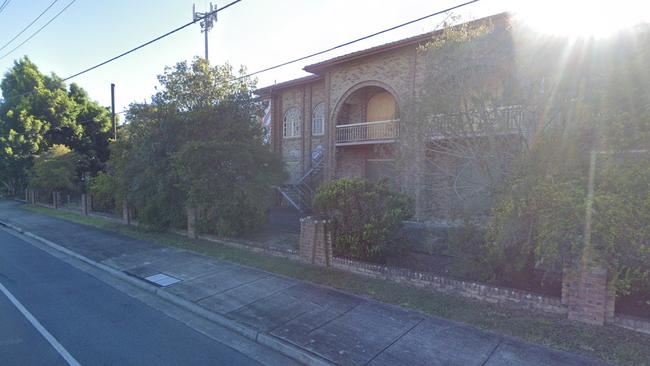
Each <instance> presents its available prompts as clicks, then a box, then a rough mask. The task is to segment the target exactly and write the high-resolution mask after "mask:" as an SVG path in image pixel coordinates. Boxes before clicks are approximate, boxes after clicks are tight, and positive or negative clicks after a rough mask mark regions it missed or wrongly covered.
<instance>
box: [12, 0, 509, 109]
mask: <svg viewBox="0 0 650 366" xmlns="http://www.w3.org/2000/svg"><path fill="white" fill-rule="evenodd" d="M69 1H70V0H58V2H57V3H56V4H55V6H54V7H53V8H52V9H51V10H50V11H49V12H48V13H47V14H46V15H45V16H43V18H42V19H41V20H40V21H39V22H38V23H37V24H35V25H34V26H33V27H32V29H30V30H28V31H27V32H25V34H24V35H23V36H22V37H20V38H19V39H18V40H17V41H16V42H14V44H18V43H20V41H21V40H23V39H24V38H25V37H27V36H28V35H30V34H31V33H32V31H33V30H35V29H37V28H38V27H39V26H40V25H41V24H44V23H45V22H47V20H49V19H50V18H51V17H52V16H53V15H54V14H56V13H57V12H58V10H60V9H62V8H63V7H64V6H65V5H67V4H68V3H69ZM51 2H52V0H31V1H24V0H12V2H11V3H10V4H9V6H8V7H7V8H6V9H5V10H4V11H3V12H2V13H0V47H1V46H3V45H4V44H5V43H6V42H7V41H8V40H9V39H11V38H12V37H13V36H14V35H15V34H16V33H18V32H19V31H20V30H21V29H22V28H23V27H24V26H25V25H27V24H28V23H29V22H30V21H31V20H32V19H33V18H34V17H36V16H37V15H38V14H39V13H40V12H41V11H42V10H43V9H45V8H46V7H47V6H48V5H49V4H50V3H51ZM228 2H229V1H228V0H226V1H220V2H219V3H218V5H220V6H223V5H225V4H226V3H228ZM460 2H462V0H433V1H432V0H429V1H424V0H399V1H377V0H276V1H270V0H243V1H242V2H240V3H239V4H236V5H234V6H233V7H231V8H229V9H227V10H224V11H223V12H221V13H220V14H219V20H218V22H217V24H216V26H215V28H214V29H213V31H212V32H211V33H210V61H211V62H212V63H223V62H225V61H228V62H230V63H231V64H233V65H235V66H238V65H242V64H243V65H245V66H247V67H248V69H249V71H255V70H258V69H261V68H265V67H267V66H271V65H274V64H277V63H281V62H283V61H286V60H288V59H292V58H295V57H299V56H302V55H305V54H308V53H311V52H315V51H319V50H321V49H324V48H328V47H330V46H333V45H336V44H338V43H342V42H345V41H348V40H351V39H354V38H357V37H360V36H364V35H366V34H369V33H373V32H375V31H378V30H381V29H384V28H387V27H390V26H393V25H396V24H399V23H402V22H404V21H408V20H411V19H414V18H417V17H420V16H422V15H425V14H429V13H432V12H435V11H437V10H440V9H443V8H446V7H449V6H451V5H455V4H458V3H460ZM193 3H196V6H197V10H198V11H204V10H205V9H206V8H207V6H208V4H209V2H208V1H204V0H196V1H192V0H164V1H160V0H158V1H154V0H136V1H126V0H115V1H100V0H77V1H76V2H75V3H74V4H73V5H72V6H71V7H70V8H69V9H68V10H67V11H66V12H65V13H63V14H62V15H61V16H60V17H59V18H58V19H56V20H55V21H54V22H53V23H52V24H50V25H49V26H48V27H47V28H45V29H44V30H43V31H42V32H41V33H40V34H39V35H37V36H36V37H35V38H33V39H32V40H31V41H30V42H28V43H27V44H25V45H24V46H23V47H21V48H20V49H18V50H17V51H16V52H14V53H13V54H11V55H9V56H8V57H5V58H3V59H0V71H2V73H4V72H6V71H7V69H8V68H10V67H11V65H12V64H13V61H14V59H17V58H19V57H22V56H23V55H28V56H29V57H30V58H31V59H32V61H34V62H35V63H36V64H37V65H38V67H39V68H40V70H41V71H42V72H44V73H50V72H54V73H56V74H57V75H59V76H61V77H67V76H69V75H71V74H74V73H76V72H78V71H80V70H82V69H85V68H87V67H89V66H92V65H94V64H96V63H98V62H101V61H104V60H105V59H107V58H110V57H112V56H114V55H117V54H118V53H121V52H123V51H126V50H128V49H130V48H132V47H134V46H136V45H139V44H140V43H143V42H145V41H148V40H150V39H151V38H154V37H156V36H158V35H160V34H162V33H165V32H167V31H168V30H171V29H172V28H175V27H177V26H180V25H182V24H184V23H186V22H188V21H189V20H191V16H192V4H193ZM513 3H515V0H482V1H481V2H479V3H477V4H473V5H470V6H468V7H467V8H466V9H467V10H464V11H462V12H458V13H459V14H461V15H463V16H464V17H481V16H485V15H490V14H494V13H498V12H501V11H504V10H508V9H509V5H510V6H511V5H512V4H513ZM441 19H442V18H441V17H437V18H432V19H431V20H427V21H423V22H419V23H417V24H414V25H411V26H408V27H405V28H402V29H399V30H396V31H393V32H390V33H387V34H384V35H382V36H379V37H376V38H373V39H370V40H367V41H364V42H360V43H357V44H354V45H351V46H348V47H347V48H344V49H339V50H337V51H335V52H333V53H330V54H326V55H323V56H320V57H318V58H314V59H312V60H308V61H304V62H300V63H297V64H293V65H289V66H286V67H284V68H281V69H278V70H274V71H270V72H267V73H264V74H262V75H260V76H259V83H258V85H259V86H264V85H268V84H272V83H273V82H274V81H278V82H281V81H284V80H287V79H290V78H294V77H299V76H302V75H304V73H303V72H302V71H301V69H302V67H303V66H305V65H307V64H309V63H313V62H317V61H319V60H323V59H327V58H330V57H334V56H337V55H339V54H343V53H348V52H351V51H356V50H359V49H363V48H367V47H371V46H374V45H377V44H381V43H385V42H389V41H393V40H398V39H401V38H404V37H408V36H411V35H415V34H419V33H423V32H426V31H430V30H432V29H433V28H434V26H435V25H437V24H438V23H439V22H440V21H441ZM11 48H13V44H12V45H10V46H9V47H7V48H6V49H4V50H2V51H0V56H1V55H4V54H5V53H6V52H7V51H8V50H10V49H11ZM195 55H203V35H202V34H201V33H200V27H199V25H198V24H196V25H193V26H191V27H189V28H187V29H185V30H182V31H180V32H178V33H176V34H174V35H172V36H170V37H168V38H166V39H164V40H162V41H159V42H157V43H155V44H152V45H150V46H147V47H146V48H144V49H142V50H139V51H137V52H136V53H133V54H131V55H128V56H126V57H124V58H122V59H120V60H118V61H115V62H112V63H110V64H108V65H106V66H103V67H101V68H99V69H96V70H94V71H91V72H89V73H87V74H85V75H82V76H80V77H77V78H75V79H73V80H72V81H73V82H76V83H78V84H79V85H81V86H82V87H83V88H84V89H86V90H87V91H88V92H89V94H90V96H91V97H92V98H93V99H95V100H97V101H99V102H100V103H102V104H103V105H109V104H110V83H111V82H113V83H115V84H116V85H117V86H116V103H117V110H118V111H119V110H122V109H123V108H125V107H126V106H127V105H128V104H129V103H130V102H132V101H139V102H141V101H143V100H148V99H149V97H150V96H151V95H152V94H153V93H154V91H155V89H154V88H155V86H156V85H157V80H156V75H157V74H160V73H161V72H162V71H163V69H164V67H165V66H171V65H173V64H175V63H176V62H178V61H182V60H188V59H191V58H192V57H194V56H195Z"/></svg>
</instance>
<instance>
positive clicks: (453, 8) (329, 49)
mask: <svg viewBox="0 0 650 366" xmlns="http://www.w3.org/2000/svg"><path fill="white" fill-rule="evenodd" d="M479 1H480V0H471V1H467V2H465V3H462V4H458V5H455V6H452V7H450V8H447V9H445V10H440V11H437V12H435V13H431V14H429V15H425V16H423V17H420V18H417V19H413V20H410V21H408V22H406V23H402V24H399V25H396V26H394V27H390V28H386V29H384V30H381V31H379V32H375V33H373V34H369V35H367V36H364V37H361V38H357V39H355V40H352V41H349V42H345V43H342V44H339V45H337V46H334V47H330V48H328V49H326V50H322V51H319V52H315V53H312V54H309V55H307V56H302V57H299V58H296V59H293V60H290V61H286V62H283V63H281V64H278V65H275V66H270V67H267V68H265V69H262V70H258V71H255V72H251V73H250V74H246V75H244V76H240V77H238V78H236V79H234V80H239V79H243V78H247V77H251V76H253V75H257V74H261V73H263V72H266V71H271V70H274V69H277V68H280V67H282V66H287V65H290V64H293V63H296V62H299V61H303V60H306V59H308V58H312V57H316V56H319V55H322V54H324V53H327V52H330V51H334V50H336V49H339V48H342V47H345V46H349V45H351V44H353V43H357V42H360V41H364V40H366V39H368V38H372V37H375V36H378V35H380V34H384V33H386V32H390V31H392V30H395V29H398V28H401V27H404V26H407V25H410V24H413V23H416V22H419V21H422V20H425V19H428V18H431V17H434V16H436V15H440V14H444V13H447V12H450V11H452V10H456V9H460V8H462V7H464V6H467V5H470V4H474V3H477V2H479Z"/></svg>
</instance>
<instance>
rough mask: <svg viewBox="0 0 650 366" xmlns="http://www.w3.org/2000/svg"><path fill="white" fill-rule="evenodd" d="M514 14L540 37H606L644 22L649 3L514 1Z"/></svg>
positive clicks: (648, 14) (621, 0) (633, 0)
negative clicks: (542, 35) (552, 35)
mask: <svg viewBox="0 0 650 366" xmlns="http://www.w3.org/2000/svg"><path fill="white" fill-rule="evenodd" d="M513 11H514V13H515V14H517V15H518V16H519V18H520V19H521V20H522V21H523V22H524V23H526V24H528V25H529V26H531V27H532V28H534V29H536V30H537V31H539V32H542V33H548V34H554V35H560V36H567V37H595V38H601V37H607V36H608V35H610V34H612V33H615V32H617V31H619V30H623V29H625V28H628V27H631V26H634V25H637V24H640V23H644V22H647V21H648V20H649V19H650V2H648V1H644V0H617V1H614V0H596V1H593V0H592V1H589V0H546V1H542V0H538V1H517V2H516V5H515V6H514V7H513Z"/></svg>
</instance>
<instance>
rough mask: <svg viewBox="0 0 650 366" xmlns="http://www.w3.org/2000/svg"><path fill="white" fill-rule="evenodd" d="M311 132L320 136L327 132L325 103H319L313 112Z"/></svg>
mask: <svg viewBox="0 0 650 366" xmlns="http://www.w3.org/2000/svg"><path fill="white" fill-rule="evenodd" d="M311 134H312V135H314V136H319V135H323V134H325V103H318V104H316V106H315V107H314V110H313V111H312V114H311Z"/></svg>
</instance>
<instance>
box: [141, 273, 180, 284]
mask: <svg viewBox="0 0 650 366" xmlns="http://www.w3.org/2000/svg"><path fill="white" fill-rule="evenodd" d="M145 280H147V281H149V282H152V283H154V284H156V285H158V286H160V287H165V286H169V285H173V284H175V283H177V282H181V280H180V279H178V278H176V277H172V276H168V275H166V274H164V273H158V274H155V275H153V276H149V277H145Z"/></svg>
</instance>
